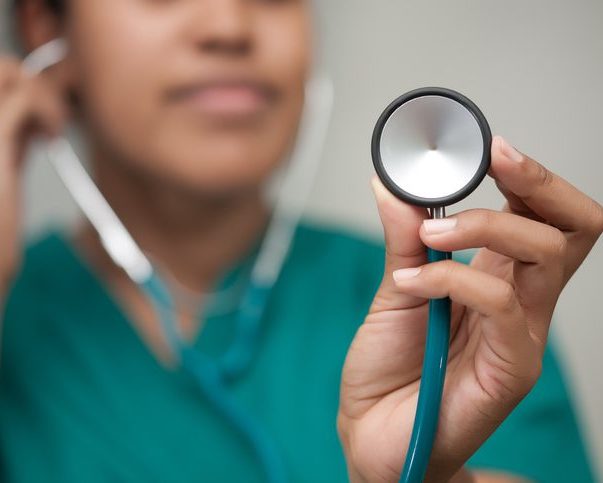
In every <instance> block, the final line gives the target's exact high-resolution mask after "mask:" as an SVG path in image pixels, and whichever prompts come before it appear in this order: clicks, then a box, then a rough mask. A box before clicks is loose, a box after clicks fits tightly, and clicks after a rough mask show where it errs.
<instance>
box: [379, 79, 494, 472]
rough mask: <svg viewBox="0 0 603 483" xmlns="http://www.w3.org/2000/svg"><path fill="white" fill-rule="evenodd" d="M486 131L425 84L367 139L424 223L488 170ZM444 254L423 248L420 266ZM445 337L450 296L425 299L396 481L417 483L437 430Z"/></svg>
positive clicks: (465, 104)
mask: <svg viewBox="0 0 603 483" xmlns="http://www.w3.org/2000/svg"><path fill="white" fill-rule="evenodd" d="M491 144H492V134H491V132H490V127H489V126H488V122H487V121H486V118H485V117H484V115H483V114H482V112H481V111H480V110H479V108H478V107H477V106H476V105H475V104H474V103H473V102H472V101H471V100H469V99H468V98H467V97H465V96H464V95H462V94H460V93H459V92H456V91H453V90H450V89H445V88H441V87H425V88H421V89H415V90H413V91H410V92H407V93H406V94H403V95H402V96H400V97H398V98H397V99H396V100H394V101H393V102H392V103H391V104H390V105H389V106H388V107H387V108H386V109H385V111H384V112H383V114H381V116H380V117H379V119H378V121H377V124H376V126H375V129H374V132H373V138H372V157H373V164H374V166H375V170H376V171H377V174H378V176H379V178H380V179H381V181H382V182H383V184H384V185H385V186H386V187H387V188H388V189H389V190H390V191H391V192H392V193H393V194H394V195H395V196H397V197H398V198H400V199H401V200H403V201H406V202H407V203H410V204H413V205H418V206H423V207H427V208H429V210H430V215H431V217H432V218H443V217H445V216H446V214H445V208H446V206H449V205H451V204H453V203H456V202H458V201H460V200H462V199H463V198H465V197H466V196H468V195H469V194H470V193H471V192H472V191H473V190H474V189H475V188H476V187H477V186H478V185H479V183H480V182H481V181H482V180H483V179H484V176H485V175H486V173H487V171H488V168H489V166H490V147H491ZM450 258H451V253H449V252H441V251H438V250H433V249H431V248H428V249H427V259H428V262H436V261H440V260H446V259H450ZM449 338H450V299H449V298H447V297H446V298H441V299H433V300H430V301H429V317H428V323H427V339H426V343H425V356H424V359H423V369H422V373H421V383H420V387H419V398H418V402H417V410H416V414H415V421H414V425H413V429H412V433H411V437H410V443H409V447H408V452H407V454H406V460H405V462H404V467H403V469H402V474H401V477H400V482H404V483H419V482H421V481H423V479H424V477H425V472H426V470H427V465H428V463H429V458H430V456H431V450H432V447H433V442H434V439H435V435H436V430H437V425H438V415H439V411H440V404H441V399H442V391H443V388H444V379H445V375H446V362H447V358H448V344H449Z"/></svg>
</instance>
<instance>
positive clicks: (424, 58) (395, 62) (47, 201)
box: [0, 0, 603, 477]
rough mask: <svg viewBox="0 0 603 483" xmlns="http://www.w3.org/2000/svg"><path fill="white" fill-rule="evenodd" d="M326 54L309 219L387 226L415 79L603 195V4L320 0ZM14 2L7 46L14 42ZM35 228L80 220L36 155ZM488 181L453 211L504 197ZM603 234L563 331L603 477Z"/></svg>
mask: <svg viewBox="0 0 603 483" xmlns="http://www.w3.org/2000/svg"><path fill="white" fill-rule="evenodd" d="M315 3H316V8H317V17H318V18H317V21H318V30H319V32H320V36H321V39H320V44H319V47H318V50H319V52H320V65H321V68H322V69H323V70H326V71H327V72H328V73H329V75H330V76H331V77H332V78H333V80H334V82H335V88H336V105H335V113H334V117H333V122H332V125H331V130H330V133H329V137H328V140H327V145H326V149H325V154H324V159H323V163H322V167H321V171H320V174H319V179H318V182H317V183H316V186H315V189H314V191H313V196H312V199H311V202H310V205H309V207H308V216H311V217H313V218H317V219H319V220H321V221H326V222H329V223H334V224H337V225H340V226H344V227H349V228H351V229H353V230H357V231H361V232H364V233H368V234H369V235H371V236H376V237H379V236H381V227H380V224H379V219H378V215H377V212H376V210H375V205H374V202H373V199H372V195H371V191H370V188H369V179H370V177H371V174H372V172H373V170H372V165H371V159H370V150H369V146H370V136H371V133H372V129H373V126H374V122H375V121H376V119H377V117H378V115H379V114H380V113H381V111H382V109H383V108H384V107H385V106H386V105H387V104H388V103H389V102H390V101H391V100H392V99H393V98H395V97H397V96H398V95H400V94H402V93H403V92H405V91H407V90H410V89H413V88H415V87H421V86H427V85H439V86H445V87H450V88H453V89H456V90H458V91H460V92H462V93H464V94H465V95H467V96H468V97H470V98H471V99H472V100H473V101H474V102H476V104H477V105H478V106H479V107H480V108H481V110H482V111H483V112H484V114H485V115H486V117H487V118H488V121H489V123H490V126H491V128H492V131H493V133H494V134H501V135H503V136H505V137H506V138H507V139H508V140H509V141H510V142H511V143H512V144H514V145H515V146H516V147H517V148H518V149H519V150H520V151H523V152H525V153H526V154H529V155H530V156H532V157H534V158H535V159H537V160H539V161H541V162H542V163H543V164H545V165H546V166H548V167H549V168H550V169H552V170H553V171H555V172H557V173H558V174H560V175H561V176H563V177H565V178H566V179H568V180H569V181H570V182H572V183H573V184H575V185H576V186H578V187H579V188H580V189H581V190H582V191H585V192H586V193H588V194H589V195H590V196H592V197H594V198H595V199H596V200H597V201H599V202H600V203H601V202H603V154H602V150H601V148H600V139H601V133H602V132H603V117H602V115H601V113H602V112H603V89H602V88H601V86H603V2H601V1H599V0H578V1H574V2H567V1H561V0H532V1H529V2H526V1H521V0H513V1H505V2H500V1H492V0H482V1H479V2H476V1H472V0H455V1H445V0H439V1H428V0H423V1H421V2H417V1H401V0H371V1H367V0H346V1H345V2H343V1H341V0H331V1H327V0H320V1H316V2H315ZM6 4H7V0H0V6H1V8H2V11H1V18H2V25H1V26H0V28H1V30H0V46H2V50H4V51H5V50H8V49H9V48H10V41H9V35H8V30H9V29H8V27H9V26H8V25H7V15H6V12H5V9H6V6H7V5H6ZM31 158H32V160H31V161H32V162H30V163H28V167H27V176H26V195H25V196H26V200H25V223H26V229H27V233H28V234H34V233H35V232H36V231H39V230H41V229H43V228H44V227H45V226H47V225H48V224H56V223H70V222H72V221H73V220H74V218H75V217H76V216H77V209H76V208H75V206H74V205H73V203H72V202H71V200H70V198H69V196H68V195H67V194H66V192H65V191H64V190H63V188H62V186H61V184H60V182H59V181H58V179H57V178H56V176H55V175H54V172H53V171H52V170H51V168H50V166H49V165H47V164H46V163H45V162H44V161H43V160H41V159H39V158H40V156H39V155H37V153H36V152H35V151H33V152H32V154H31ZM501 205H502V197H501V196H500V195H499V193H498V192H497V191H496V189H495V187H494V184H493V183H492V182H491V180H489V179H487V180H486V181H485V182H484V183H483V184H482V186H481V187H480V188H479V189H478V190H477V192H476V193H474V195H472V196H471V197H469V199H467V200H465V201H464V202H462V203H460V204H459V205H458V206H455V207H452V208H451V209H450V210H449V212H453V211H458V210H461V209H465V208H470V207H486V208H498V207H500V206H501ZM602 247H603V243H602V242H601V241H599V243H598V245H597V246H596V247H595V248H594V250H593V252H592V253H591V255H590V257H589V259H588V260H587V262H586V264H585V265H584V266H583V267H582V268H581V269H580V271H579V272H578V273H577V274H576V275H575V276H574V278H573V280H572V281H571V282H570V284H569V285H568V286H567V288H566V289H565V292H564V294H563V296H562V298H561V301H560V302H559V305H558V307H557V311H556V314H555V320H554V335H553V337H554V339H555V341H556V344H557V346H558V348H559V352H560V358H561V359H562V362H563V363H564V365H565V369H566V371H565V372H566V375H567V380H568V383H569V384H570V385H571V388H572V390H573V394H574V396H575V397H574V399H575V404H576V406H577V408H578V410H579V411H578V415H579V418H580V423H581V426H582V430H583V432H584V434H585V436H586V438H587V440H588V442H589V443H590V450H591V460H592V462H593V464H594V465H596V469H597V470H598V474H599V476H600V477H601V476H603V417H601V408H603V378H602V377H601V371H602V370H603V350H601V343H602V342H603V315H602V313H601V309H600V306H599V303H600V297H601V296H602V288H603V280H602V279H601V273H602V272H603V250H602Z"/></svg>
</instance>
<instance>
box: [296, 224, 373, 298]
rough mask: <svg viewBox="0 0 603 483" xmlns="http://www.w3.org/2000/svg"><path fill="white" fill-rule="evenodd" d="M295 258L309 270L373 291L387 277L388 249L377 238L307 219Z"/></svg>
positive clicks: (300, 229)
mask: <svg viewBox="0 0 603 483" xmlns="http://www.w3.org/2000/svg"><path fill="white" fill-rule="evenodd" d="M291 257H292V259H293V263H294V264H303V267H304V269H305V270H309V271H317V272H321V273H323V275H326V274H327V271H328V272H329V273H331V274H332V276H333V277H334V278H337V279H343V278H347V279H349V280H350V281H352V280H358V279H360V280H361V281H364V283H365V284H366V285H367V286H368V288H370V289H375V290H376V288H377V284H378V283H379V282H380V280H381V278H382V277H383V268H384V259H385V249H384V246H383V242H382V241H380V240H379V239H378V238H377V237H376V236H371V235H369V234H367V233H361V232H359V231H355V230H353V229H351V228H346V227H341V226H336V225H326V224H323V223H320V222H316V221H308V220H305V221H304V222H303V223H301V224H300V226H299V227H298V230H297V233H296V236H295V240H294V244H293V248H292V254H291Z"/></svg>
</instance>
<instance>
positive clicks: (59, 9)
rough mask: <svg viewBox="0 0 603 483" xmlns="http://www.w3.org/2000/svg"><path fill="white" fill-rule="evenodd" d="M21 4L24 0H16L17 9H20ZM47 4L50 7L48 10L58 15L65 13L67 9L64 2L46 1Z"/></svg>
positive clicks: (60, 0)
mask: <svg viewBox="0 0 603 483" xmlns="http://www.w3.org/2000/svg"><path fill="white" fill-rule="evenodd" d="M21 2H22V0H14V2H13V3H14V5H15V6H16V7H18V6H19V4H20V3H21ZM46 4H47V5H48V8H50V9H51V10H53V11H54V12H56V13H63V10H64V9H65V1H64V0H46Z"/></svg>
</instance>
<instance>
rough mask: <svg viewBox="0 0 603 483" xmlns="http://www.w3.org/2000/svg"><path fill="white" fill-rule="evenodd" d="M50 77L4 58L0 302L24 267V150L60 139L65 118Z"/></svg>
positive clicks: (0, 64) (0, 70) (0, 75)
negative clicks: (35, 139)
mask: <svg viewBox="0 0 603 483" xmlns="http://www.w3.org/2000/svg"><path fill="white" fill-rule="evenodd" d="M46 77H47V76H46V75H41V76H36V77H29V76H28V75H27V74H26V73H25V71H24V69H23V67H22V65H21V63H20V62H19V61H18V60H17V59H13V58H10V57H0V301H1V300H2V299H3V298H4V295H5V292H6V290H7V289H8V287H9V285H10V283H11V281H12V278H13V276H14V274H15V273H16V271H17V269H18V268H19V265H20V241H21V240H20V197H21V194H20V191H21V190H20V184H21V183H20V178H21V172H22V169H21V168H22V165H23V162H22V158H23V156H24V153H25V147H26V145H27V142H28V141H29V139H30V138H31V137H32V136H34V135H45V136H55V135H57V134H58V133H59V132H60V131H61V130H62V128H63V125H64V123H65V119H66V106H65V105H64V103H63V102H62V98H61V97H62V96H61V95H60V90H59V88H58V85H56V83H53V82H52V81H51V80H50V79H48V78H46Z"/></svg>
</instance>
